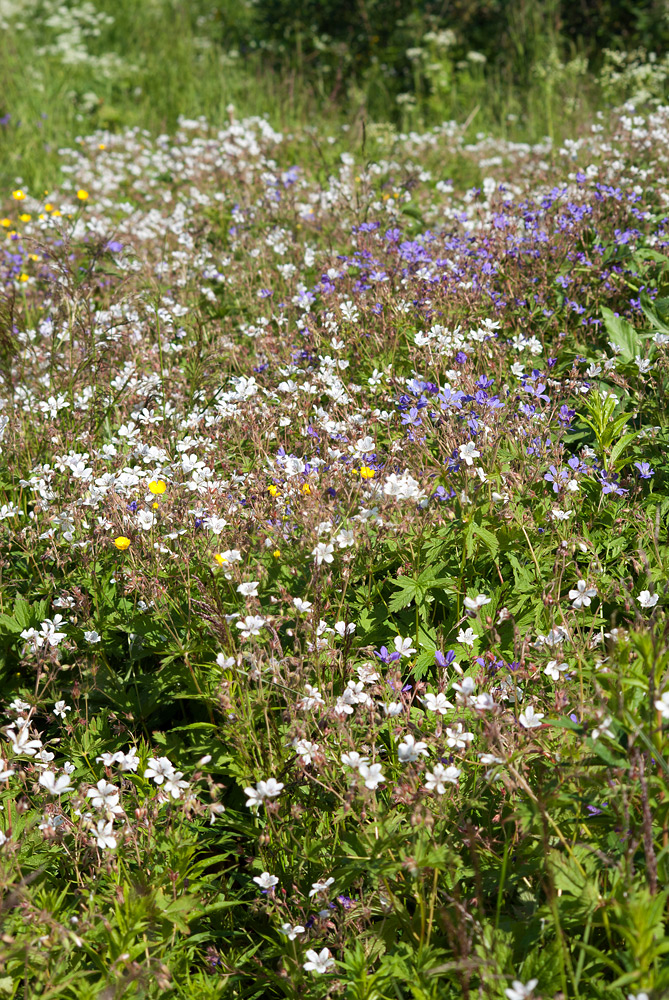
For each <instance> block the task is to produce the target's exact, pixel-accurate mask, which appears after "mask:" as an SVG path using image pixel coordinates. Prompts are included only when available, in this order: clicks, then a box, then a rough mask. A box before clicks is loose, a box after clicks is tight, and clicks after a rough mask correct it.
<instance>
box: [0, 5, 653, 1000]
mask: <svg viewBox="0 0 669 1000" xmlns="http://www.w3.org/2000/svg"><path fill="white" fill-rule="evenodd" d="M89 6H92V5H89ZM53 155H55V156H56V157H57V168H58V169H57V172H56V173H54V175H53V183H52V184H51V185H50V186H49V187H48V188H47V189H46V190H45V189H44V187H43V186H41V185H38V184H37V183H32V184H31V183H26V182H20V181H21V179H20V178H19V179H18V180H17V181H14V183H13V185H10V186H9V187H7V188H6V189H5V190H3V191H2V192H0V216H1V217H0V435H1V442H0V447H1V449H2V450H1V453H0V491H1V494H0V574H1V579H0V671H1V685H0V699H1V700H0V712H1V713H2V719H1V720H0V728H1V731H0V754H1V759H0V998H5V997H7V998H17V1000H20V998H25V1000H28V998H33V997H41V998H53V1000H56V998H59V1000H60V998H62V1000H88V998H90V1000H93V998H98V1000H121V998H159V997H174V998H189V1000H214V998H230V1000H233V998H240V1000H241V998H248V1000H275V998H276V1000H278V998H289V1000H298V998H306V1000H321V998H325V997H328V998H329V997H332V998H336V997H342V998H350V1000H460V998H465V1000H478V998H481V1000H579V998H580V1000H591V998H600V997H601V998H607V1000H660V998H664V997H667V996H669V933H668V928H667V920H668V914H667V905H668V898H669V796H668V793H667V779H668V776H669V628H668V621H667V605H668V603H669V587H668V581H667V571H668V567H669V537H668V530H669V464H668V462H667V455H668V448H669V404H668V403H667V399H668V398H669V107H668V106H666V105H664V104H662V103H660V102H658V101H656V102H654V103H651V104H646V105H643V106H642V105H637V104H634V103H631V102H630V101H627V102H626V103H622V104H620V105H618V106H615V107H614V106H611V107H609V108H608V109H607V110H606V112H605V113H604V112H599V113H598V114H595V115H593V118H592V121H591V122H590V123H589V124H588V125H587V127H583V128H581V129H580V130H579V131H578V132H577V133H575V134H574V135H572V136H571V137H567V138H565V139H563V140H560V141H552V140H551V138H550V137H546V138H537V139H536V141H533V142H521V141H516V140H513V139H510V138H504V137H503V136H500V135H499V134H498V135H494V134H491V133H489V132H478V133H477V132H475V131H474V132H473V131H472V129H471V128H470V127H469V123H464V124H463V122H458V121H456V120H449V121H446V122H444V123H443V124H436V125H431V126H425V127H424V128H422V129H421V128H415V129H407V130H402V128H401V126H397V127H392V128H391V127H389V126H388V127H386V126H383V127H381V126H379V127H372V126H368V125H367V124H365V123H361V122H360V121H357V122H354V123H352V124H350V123H349V124H346V123H344V124H342V123H341V122H335V121H333V120H328V119H327V118H323V119H322V120H318V119H316V120H313V121H311V122H309V123H303V124H301V125H297V124H296V125H295V126H294V127H292V128H284V129H279V128H278V127H277V126H276V125H275V124H272V121H271V119H270V117H268V116H263V115H250V116H245V115H244V114H241V113H239V112H238V111H237V110H236V109H235V108H234V107H232V106H229V107H227V109H226V111H225V120H224V121H220V122H218V123H216V124H215V123H213V122H211V121H210V120H209V119H207V118H205V117H193V118H187V117H184V116H181V117H180V118H179V120H178V123H177V126H176V128H175V129H174V130H170V131H165V132H156V131H152V130H148V129H143V128H142V127H140V126H133V127H127V128H126V127H123V128H118V129H112V128H109V127H104V128H97V129H95V130H94V131H88V132H85V133H84V132H82V134H81V135H79V136H76V137H75V136H72V137H71V141H69V142H67V143H65V144H64V145H63V146H62V147H61V148H60V149H59V150H58V152H57V154H53Z"/></svg>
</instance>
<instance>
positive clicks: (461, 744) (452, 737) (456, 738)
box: [446, 722, 474, 750]
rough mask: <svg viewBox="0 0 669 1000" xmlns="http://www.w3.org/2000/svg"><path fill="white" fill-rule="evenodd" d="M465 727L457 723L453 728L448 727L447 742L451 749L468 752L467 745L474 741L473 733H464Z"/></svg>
mask: <svg viewBox="0 0 669 1000" xmlns="http://www.w3.org/2000/svg"><path fill="white" fill-rule="evenodd" d="M463 729H464V726H463V725H462V723H461V722H457V723H456V724H455V725H454V726H452V727H450V728H449V727H448V726H447V727H446V742H447V743H448V745H449V747H451V748H454V749H456V750H466V749H467V745H468V744H469V743H471V741H472V740H473V739H474V734H473V733H465V732H463Z"/></svg>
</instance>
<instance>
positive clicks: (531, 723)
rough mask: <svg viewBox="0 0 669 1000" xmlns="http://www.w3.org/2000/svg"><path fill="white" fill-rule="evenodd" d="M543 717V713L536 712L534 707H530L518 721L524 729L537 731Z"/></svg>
mask: <svg viewBox="0 0 669 1000" xmlns="http://www.w3.org/2000/svg"><path fill="white" fill-rule="evenodd" d="M543 717H544V713H543V712H535V711H534V709H533V708H532V706H531V705H528V706H527V708H526V709H525V711H524V712H521V713H520V716H519V718H518V721H519V722H520V724H521V726H522V727H523V728H524V729H537V728H538V727H539V726H540V725H541V720H542V719H543Z"/></svg>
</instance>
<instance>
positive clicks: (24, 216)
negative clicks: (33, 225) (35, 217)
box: [19, 212, 31, 222]
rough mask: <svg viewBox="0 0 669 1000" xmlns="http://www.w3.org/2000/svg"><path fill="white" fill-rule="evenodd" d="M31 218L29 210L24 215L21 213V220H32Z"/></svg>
mask: <svg viewBox="0 0 669 1000" xmlns="http://www.w3.org/2000/svg"><path fill="white" fill-rule="evenodd" d="M30 219H31V216H30V215H28V213H27V212H24V213H23V215H19V220H20V221H21V222H30Z"/></svg>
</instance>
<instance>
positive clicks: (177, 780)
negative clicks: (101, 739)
mask: <svg viewBox="0 0 669 1000" xmlns="http://www.w3.org/2000/svg"><path fill="white" fill-rule="evenodd" d="M183 776H184V774H183V771H173V772H172V774H168V775H167V777H166V778H165V784H164V785H163V790H164V791H166V792H167V794H168V795H170V796H171V797H172V798H173V799H178V798H181V793H182V792H183V791H184V789H186V788H188V782H187V781H184V780H183Z"/></svg>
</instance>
